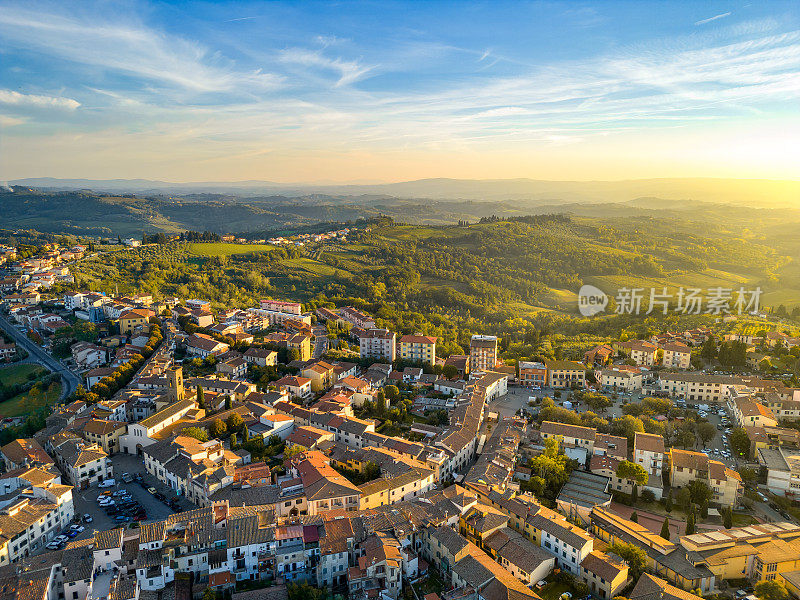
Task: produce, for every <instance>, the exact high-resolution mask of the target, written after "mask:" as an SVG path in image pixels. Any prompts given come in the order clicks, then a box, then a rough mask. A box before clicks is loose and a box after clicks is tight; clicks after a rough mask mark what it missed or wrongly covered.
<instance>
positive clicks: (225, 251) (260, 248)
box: [186, 242, 273, 257]
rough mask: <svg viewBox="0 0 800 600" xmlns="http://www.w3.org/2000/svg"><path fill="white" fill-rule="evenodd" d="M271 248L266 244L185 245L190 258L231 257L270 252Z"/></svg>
mask: <svg viewBox="0 0 800 600" xmlns="http://www.w3.org/2000/svg"><path fill="white" fill-rule="evenodd" d="M272 250H273V247H272V246H268V245H266V244H223V243H222V242H219V243H211V242H208V243H203V242H200V243H196V244H187V246H186V251H187V252H188V253H189V254H190V255H191V256H205V257H212V256H231V255H233V254H255V253H258V252H271V251H272Z"/></svg>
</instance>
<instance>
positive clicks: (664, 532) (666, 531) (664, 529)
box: [661, 517, 670, 541]
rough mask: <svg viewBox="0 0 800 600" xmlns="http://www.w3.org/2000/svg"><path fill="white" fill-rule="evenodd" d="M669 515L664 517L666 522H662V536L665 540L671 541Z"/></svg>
mask: <svg viewBox="0 0 800 600" xmlns="http://www.w3.org/2000/svg"><path fill="white" fill-rule="evenodd" d="M669 536H670V533H669V517H667V518H666V519H664V522H663V523H662V524H661V537H662V538H664V539H665V540H667V541H669Z"/></svg>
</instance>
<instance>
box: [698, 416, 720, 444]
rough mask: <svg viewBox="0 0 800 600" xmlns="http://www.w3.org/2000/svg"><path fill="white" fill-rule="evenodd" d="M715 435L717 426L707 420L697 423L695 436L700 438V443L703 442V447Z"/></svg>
mask: <svg viewBox="0 0 800 600" xmlns="http://www.w3.org/2000/svg"><path fill="white" fill-rule="evenodd" d="M716 435H717V428H716V427H714V426H713V425H712V424H711V423H709V422H708V421H703V422H701V423H698V424H697V437H698V438H699V439H700V443H701V444H703V448H705V447H706V444H707V443H708V442H710V441H711V440H713V439H714V437H716Z"/></svg>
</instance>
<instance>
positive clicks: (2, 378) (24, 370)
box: [0, 364, 47, 386]
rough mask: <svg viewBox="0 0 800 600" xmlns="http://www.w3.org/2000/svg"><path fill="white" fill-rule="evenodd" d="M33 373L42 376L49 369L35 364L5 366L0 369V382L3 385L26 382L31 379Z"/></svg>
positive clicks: (37, 376)
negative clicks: (29, 377)
mask: <svg viewBox="0 0 800 600" xmlns="http://www.w3.org/2000/svg"><path fill="white" fill-rule="evenodd" d="M31 373H35V374H36V378H39V377H41V376H42V375H45V374H46V373H47V369H45V368H43V367H40V366H39V365H33V364H22V365H13V366H11V367H3V368H2V369H0V382H2V383H3V385H6V386H11V385H17V384H18V383H25V382H26V381H31V379H28V376H29V375H30V374H31Z"/></svg>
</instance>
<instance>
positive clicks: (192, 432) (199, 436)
mask: <svg viewBox="0 0 800 600" xmlns="http://www.w3.org/2000/svg"><path fill="white" fill-rule="evenodd" d="M181 435H185V436H188V437H191V438H194V439H196V440H198V441H200V442H207V441H208V432H207V431H206V430H205V429H200V428H199V427H187V428H186V429H184V430H183V431H181Z"/></svg>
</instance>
